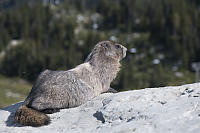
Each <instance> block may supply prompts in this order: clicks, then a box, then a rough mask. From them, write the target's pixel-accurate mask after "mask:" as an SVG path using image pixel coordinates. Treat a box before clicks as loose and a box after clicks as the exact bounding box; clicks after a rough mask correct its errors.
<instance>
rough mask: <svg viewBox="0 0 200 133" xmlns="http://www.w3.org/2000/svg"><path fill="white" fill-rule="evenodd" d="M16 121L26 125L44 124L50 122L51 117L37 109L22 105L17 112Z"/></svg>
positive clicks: (36, 125)
mask: <svg viewBox="0 0 200 133" xmlns="http://www.w3.org/2000/svg"><path fill="white" fill-rule="evenodd" d="M15 121H16V122H18V123H20V124H22V125H24V126H34V127H38V126H43V125H48V124H49V123H50V118H49V117H48V116H47V115H46V114H44V113H42V112H39V111H37V110H34V109H32V108H29V107H27V106H26V105H22V106H20V107H19V108H18V110H17V111H16V113H15Z"/></svg>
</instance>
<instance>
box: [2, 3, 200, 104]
mask: <svg viewBox="0 0 200 133" xmlns="http://www.w3.org/2000/svg"><path fill="white" fill-rule="evenodd" d="M199 36H200V1H199V0H1V1H0V107H5V106H7V105H9V104H11V103H15V102H17V101H20V100H23V99H24V98H25V97H26V96H27V95H28V92H29V91H30V89H31V86H32V84H33V83H34V81H35V79H36V78H37V76H38V74H39V73H40V72H41V71H43V70H45V69H51V70H67V69H70V68H73V67H75V66H76V65H78V64H80V63H82V62H83V61H84V59H85V58H86V57H87V55H88V53H89V52H90V51H91V49H92V48H93V47H94V45H95V44H96V43H97V42H99V41H102V40H113V41H117V42H119V43H121V44H123V45H124V46H126V47H127V48H128V53H127V57H126V58H125V59H124V60H123V61H122V67H121V71H120V73H119V75H118V77H117V78H116V80H114V81H113V83H112V85H111V86H112V87H113V88H116V89H117V90H118V91H125V90H133V89H142V88H147V87H160V86H169V85H181V84H186V83H193V82H194V71H193V69H192V67H191V64H192V62H199V61H200V38H199Z"/></svg>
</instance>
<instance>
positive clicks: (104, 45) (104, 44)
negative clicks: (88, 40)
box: [101, 42, 109, 48]
mask: <svg viewBox="0 0 200 133" xmlns="http://www.w3.org/2000/svg"><path fill="white" fill-rule="evenodd" d="M101 46H103V47H104V48H108V47H109V45H108V43H106V42H103V43H101Z"/></svg>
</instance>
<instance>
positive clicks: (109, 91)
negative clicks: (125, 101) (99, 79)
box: [103, 87, 118, 93]
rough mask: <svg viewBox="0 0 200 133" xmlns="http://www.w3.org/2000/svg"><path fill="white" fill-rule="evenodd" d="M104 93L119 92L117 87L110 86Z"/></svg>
mask: <svg viewBox="0 0 200 133" xmlns="http://www.w3.org/2000/svg"><path fill="white" fill-rule="evenodd" d="M103 93H118V91H116V90H115V89H113V88H111V87H110V88H109V89H108V90H107V91H105V92H103Z"/></svg>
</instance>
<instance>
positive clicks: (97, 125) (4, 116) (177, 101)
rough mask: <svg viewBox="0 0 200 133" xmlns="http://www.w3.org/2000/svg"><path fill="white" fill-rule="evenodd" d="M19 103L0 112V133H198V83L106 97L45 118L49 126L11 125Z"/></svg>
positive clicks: (199, 96)
mask: <svg viewBox="0 0 200 133" xmlns="http://www.w3.org/2000/svg"><path fill="white" fill-rule="evenodd" d="M21 104H22V102H20V103H17V104H15V105H11V106H9V107H6V108H4V109H1V110H0V127H1V128H0V132H1V133H4V132H6V133H30V132H31V133H45V132H46V133H49V132H51V133H62V132H63V133H132V132H135V133H169V132H170V133H183V132H184V133H199V131H200V83H195V84H188V85H183V86H174V87H160V88H146V89H142V90H134V91H126V92H120V93H115V94H111V93H106V94H102V95H100V96H99V97H97V98H95V99H93V100H92V101H89V102H87V103H86V104H84V105H82V106H80V107H76V108H71V109H63V110H61V112H58V113H54V114H51V115H49V116H50V117H51V120H52V122H51V124H50V125H48V126H43V127H37V128H36V127H30V126H21V125H19V124H17V123H14V122H13V116H14V113H15V111H16V109H17V108H18V107H19V106H20V105H21Z"/></svg>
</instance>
